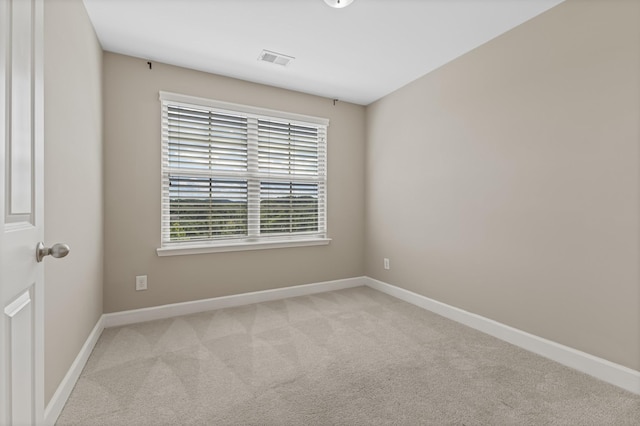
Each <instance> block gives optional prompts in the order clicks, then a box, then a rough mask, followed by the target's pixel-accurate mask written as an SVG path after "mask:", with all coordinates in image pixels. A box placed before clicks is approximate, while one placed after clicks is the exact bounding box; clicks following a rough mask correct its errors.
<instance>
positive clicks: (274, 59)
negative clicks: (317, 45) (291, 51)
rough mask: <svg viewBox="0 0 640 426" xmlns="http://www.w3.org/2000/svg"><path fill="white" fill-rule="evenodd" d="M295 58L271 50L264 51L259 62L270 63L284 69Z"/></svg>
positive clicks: (259, 57)
mask: <svg viewBox="0 0 640 426" xmlns="http://www.w3.org/2000/svg"><path fill="white" fill-rule="evenodd" d="M294 59H295V58H294V57H293V56H287V55H283V54H282V53H276V52H271V51H270V50H263V51H262V52H261V53H260V56H258V60H259V61H263V62H269V63H272V64H276V65H281V66H283V67H285V66H287V65H288V64H289V62H291V61H293V60H294Z"/></svg>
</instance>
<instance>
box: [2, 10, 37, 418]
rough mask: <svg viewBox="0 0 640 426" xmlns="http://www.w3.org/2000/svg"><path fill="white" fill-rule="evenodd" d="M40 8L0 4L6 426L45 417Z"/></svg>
mask: <svg viewBox="0 0 640 426" xmlns="http://www.w3.org/2000/svg"><path fill="white" fill-rule="evenodd" d="M42 7H43V4H42V1H41V0H0V165H1V166H2V170H1V173H0V226H1V228H0V318H1V319H0V385H1V388H0V424H1V425H32V424H40V423H42V420H43V412H44V397H43V392H44V386H43V378H44V375H43V368H44V363H43V342H44V339H43V327H44V321H43V310H44V305H43V294H44V291H43V284H44V283H43V279H44V271H43V266H42V263H38V262H37V261H36V256H35V254H36V244H37V243H38V242H39V241H41V240H42V237H43V235H44V233H43V226H42V225H43V205H42V204H43V200H44V197H43V154H44V152H43V151H44V150H43V126H44V121H43V90H42V89H43V88H42V82H43V80H42V56H43V55H42V42H43V37H42V26H43V23H42V18H43V16H42V12H43V11H42Z"/></svg>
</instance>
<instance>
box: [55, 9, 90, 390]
mask: <svg viewBox="0 0 640 426" xmlns="http://www.w3.org/2000/svg"><path fill="white" fill-rule="evenodd" d="M44 3H45V9H44V12H45V34H44V37H45V72H44V79H45V81H44V82H45V181H46V183H45V241H46V242H47V243H48V244H53V243H55V242H65V243H68V244H69V245H70V246H71V253H70V254H69V256H68V257H66V258H65V259H60V260H47V261H46V262H45V289H46V290H45V298H46V300H45V322H46V324H45V400H46V401H49V400H50V398H51V396H52V395H53V393H54V392H55V390H56V389H57V387H58V385H59V384H60V381H61V380H62V378H63V377H64V375H65V374H66V373H67V371H68V369H69V367H70V366H71V363H72V362H73V360H74V359H75V357H76V356H77V355H78V352H79V351H80V348H81V347H82V345H83V344H84V342H85V341H86V339H87V337H88V335H89V333H90V332H91V329H92V328H93V327H94V325H95V324H96V322H97V321H98V318H99V317H100V315H101V314H102V251H103V248H102V247H103V238H102V235H103V229H102V214H103V212H102V210H103V209H102V92H101V90H102V83H101V79H102V50H101V48H100V45H99V44H98V41H97V39H96V37H95V34H94V31H93V27H92V26H91V23H90V22H89V18H88V16H87V14H86V11H85V9H84V5H83V4H82V2H81V1H80V0H56V1H46V2H44Z"/></svg>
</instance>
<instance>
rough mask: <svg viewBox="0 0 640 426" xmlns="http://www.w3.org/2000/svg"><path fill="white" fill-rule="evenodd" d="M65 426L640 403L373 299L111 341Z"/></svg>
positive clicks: (596, 420)
mask: <svg viewBox="0 0 640 426" xmlns="http://www.w3.org/2000/svg"><path fill="white" fill-rule="evenodd" d="M57 424H59V425H376V424H398V425H572V426H574V425H639V424H640V396H637V395H634V394H632V393H629V392H626V391H624V390H621V389H619V388H617V387H614V386H612V385H609V384H607V383H604V382H601V381H599V380H597V379H594V378H592V377H590V376H587V375H585V374H582V373H580V372H577V371H574V370H572V369H569V368H566V367H564V366H562V365H560V364H557V363H555V362H553V361H550V360H548V359H545V358H542V357H540V356H537V355H535V354H532V353H530V352H527V351H525V350H522V349H520V348H517V347H515V346H513V345H510V344H508V343H505V342H503V341H500V340H498V339H495V338H493V337H491V336H488V335H486V334H483V333H481V332H478V331H475V330H473V329H470V328H468V327H465V326H463V325H460V324H458V323H455V322H453V321H450V320H447V319H445V318H442V317H440V316H438V315H435V314H433V313H430V312H428V311H425V310H423V309H421V308H418V307H415V306H413V305H411V304H408V303H405V302H402V301H399V300H397V299H395V298H392V297H390V296H387V295H385V294H383V293H380V292H378V291H376V290H372V289H370V288H367V287H357V288H352V289H346V290H340V291H332V292H327V293H321V294H316V295H311V296H304V297H295V298H290V299H285V300H279V301H273V302H266V303H258V304H253V305H247V306H242V307H236V308H228V309H221V310H216V311H211V312H206V313H200V314H194V315H187V316H181V317H176V318H171V319H165V320H158V321H151V322H146V323H140V324H134V325H128V326H123V327H116V328H109V329H106V330H104V332H103V334H102V336H101V337H100V339H99V341H98V343H97V345H96V347H95V349H94V351H93V353H92V354H91V357H90V358H89V361H88V362H87V365H86V367H85V369H84V371H83V372H82V375H81V377H80V379H79V380H78V382H77V384H76V386H75V388H74V390H73V392H72V394H71V396H70V398H69V400H68V402H67V404H66V406H65V408H64V410H63V411H62V414H61V415H60V417H59V419H58V423H57Z"/></svg>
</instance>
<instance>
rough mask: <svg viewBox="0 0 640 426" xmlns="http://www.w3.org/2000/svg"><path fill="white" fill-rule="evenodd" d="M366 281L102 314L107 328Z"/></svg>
mask: <svg viewBox="0 0 640 426" xmlns="http://www.w3.org/2000/svg"><path fill="white" fill-rule="evenodd" d="M365 282H366V279H365V277H356V278H346V279H342V280H336V281H325V282H320V283H314V284H303V285H297V286H293V287H283V288H276V289H272V290H264V291H256V292H252V293H241V294H234V295H231V296H223V297H215V298H213V299H202V300H194V301H191V302H183V303H173V304H171V305H162V306H154V307H151V308H143V309H134V310H131V311H122V312H114V313H110V314H104V315H103V316H104V320H105V322H104V326H105V328H109V327H117V326H121V325H127V324H135V323H138V322H144V321H153V320H157V319H164V318H171V317H175V316H179V315H189V314H195V313H198V312H206V311H212V310H215V309H222V308H231V307H235V306H242V305H249V304H252V303H261V302H269V301H272V300H280V299H286V298H288V297H297V296H306V295H309V294H315V293H323V292H325V291H333V290H342V289H345V288H351V287H359V286H363V285H365Z"/></svg>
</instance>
